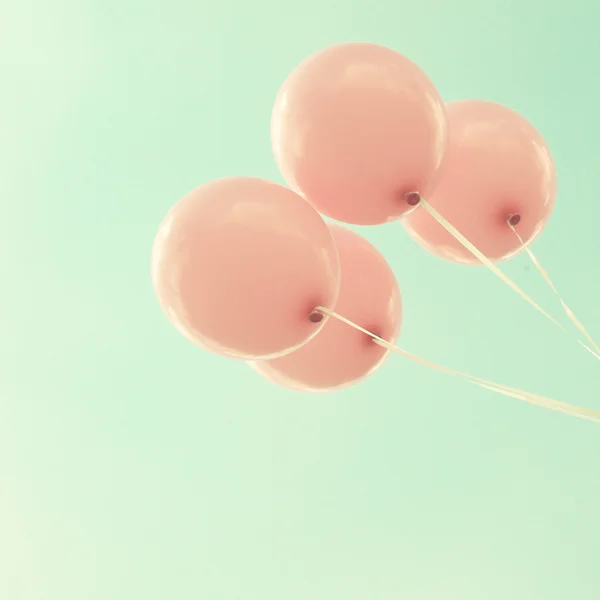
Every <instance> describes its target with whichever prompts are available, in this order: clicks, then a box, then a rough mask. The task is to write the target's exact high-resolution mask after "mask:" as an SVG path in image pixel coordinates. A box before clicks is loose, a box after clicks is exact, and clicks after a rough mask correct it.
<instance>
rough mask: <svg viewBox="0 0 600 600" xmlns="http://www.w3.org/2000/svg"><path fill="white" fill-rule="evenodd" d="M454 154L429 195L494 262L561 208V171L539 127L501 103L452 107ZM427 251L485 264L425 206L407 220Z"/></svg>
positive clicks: (516, 249)
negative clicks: (558, 198)
mask: <svg viewBox="0 0 600 600" xmlns="http://www.w3.org/2000/svg"><path fill="white" fill-rule="evenodd" d="M448 127H449V138H448V151H447V153H446V159H445V164H444V169H443V175H442V178H441V179H440V182H439V184H438V186H437V188H436V189H435V191H434V193H433V195H432V196H431V197H430V198H425V199H426V200H427V201H428V202H429V203H430V204H431V205H432V206H433V207H434V208H435V209H436V210H438V212H439V213H440V214H441V215H442V216H444V217H445V218H446V219H447V220H448V221H449V222H450V223H451V224H452V225H454V227H456V228H457V229H458V230H459V231H460V232H461V233H462V234H463V235H464V236H465V237H466V238H467V239H468V240H469V241H470V242H472V243H473V244H474V245H475V246H476V247H477V248H478V249H479V250H481V252H483V254H485V255H486V256H487V257H488V258H489V259H490V260H492V261H496V262H497V261H502V260H506V259H508V258H511V257H512V256H515V255H516V254H518V253H519V251H520V250H521V249H522V246H521V243H520V242H519V240H518V238H517V236H515V234H514V232H513V231H512V230H511V229H510V227H509V225H508V219H509V218H510V217H511V216H514V215H518V217H519V218H520V220H519V218H515V221H518V224H517V225H516V226H515V229H516V231H518V233H519V235H520V236H521V237H522V238H523V241H524V242H525V243H526V244H529V243H531V242H532V241H533V240H534V239H535V238H536V237H537V236H538V235H539V234H540V233H541V231H542V230H543V229H544V227H545V226H546V224H547V223H548V221H549V219H550V216H551V215H552V211H553V209H554V201H555V197H556V170H555V167H554V162H553V160H552V156H551V154H550V150H549V149H548V146H547V145H546V143H545V142H544V140H543V138H542V136H541V135H540V134H539V132H538V131H537V130H536V129H535V128H534V127H533V125H531V123H529V122H528V121H526V120H525V119H524V118H523V117H522V116H520V115H519V114H518V113H516V112H514V111H512V110H511V109H509V108H506V107H505V106H501V105H500V104H494V103H492V102H485V101H483V100H465V101H462V102H453V103H451V104H448ZM402 223H403V225H404V226H405V228H406V230H407V231H408V233H409V234H410V235H411V236H412V237H413V238H414V239H415V241H417V242H418V243H419V244H420V245H421V246H423V247H424V248H425V249H426V250H429V251H430V252H432V253H433V254H436V255H437V256H440V257H442V258H445V259H447V260H450V261H453V262H458V263H464V264H480V263H479V261H478V259H477V258H475V256H473V254H471V252H470V251H469V250H467V249H466V248H464V246H462V244H461V243H460V242H458V241H457V240H455V238H454V237H452V235H450V234H449V233H448V232H447V231H446V230H445V229H444V228H443V227H442V226H441V225H439V224H438V223H437V221H435V220H434V219H433V217H431V216H430V215H429V213H427V211H426V210H425V209H424V208H422V207H421V208H419V209H418V210H416V211H415V212H413V213H411V214H410V215H408V216H407V217H406V218H405V219H404V220H403V221H402Z"/></svg>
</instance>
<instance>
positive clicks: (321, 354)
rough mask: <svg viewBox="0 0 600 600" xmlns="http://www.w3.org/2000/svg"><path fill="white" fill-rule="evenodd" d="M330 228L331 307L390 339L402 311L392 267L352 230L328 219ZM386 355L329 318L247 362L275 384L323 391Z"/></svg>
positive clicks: (360, 375) (344, 383)
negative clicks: (307, 337) (297, 342)
mask: <svg viewBox="0 0 600 600" xmlns="http://www.w3.org/2000/svg"><path fill="white" fill-rule="evenodd" d="M331 233H332V234H333V239H334V240H335V242H336V244H337V247H338V251H339V255H340V266H341V274H342V277H341V286H340V295H339V297H338V301H337V304H336V307H335V310H336V312H338V313H339V314H341V315H342V316H344V317H346V318H348V319H350V320H351V321H353V322H355V323H357V324H358V325H361V326H362V327H364V328H365V329H367V330H368V331H372V332H373V333H375V334H377V335H379V336H380V337H382V338H383V339H385V340H388V341H390V342H392V343H393V342H394V341H395V340H396V338H397V337H398V333H399V330H400V322H401V317H402V299H401V296H400V290H399V288H398V283H397V282H396V278H395V277H394V273H393V272H392V270H391V269H390V267H389V265H388V264H387V262H386V261H385V259H384V258H383V256H381V254H379V252H378V251H377V250H376V249H375V248H374V247H373V246H372V245H371V244H370V243H369V242H367V241H366V240H365V239H364V238H363V237H361V236H360V235H358V234H357V233H354V232H352V231H350V230H349V229H345V228H343V227H340V226H339V225H331ZM387 355H388V351H387V350H385V349H384V348H382V347H381V346H379V345H378V344H375V343H374V342H373V341H372V339H371V338H370V337H368V336H367V335H365V334H364V333H362V332H360V331H357V330H356V329H353V328H352V327H350V326H349V325H346V324H344V323H341V322H340V321H338V320H336V319H333V318H330V319H329V320H328V322H327V324H326V325H325V327H323V329H322V331H321V332H320V333H319V334H318V335H317V336H316V337H314V338H313V339H312V340H311V341H310V342H308V343H307V344H306V345H304V346H302V348H300V349H299V350H296V351H295V352H292V353H291V354H287V355H286V356H283V357H281V358H276V359H274V360H269V361H264V362H257V363H253V364H252V366H253V367H254V368H255V369H256V371H258V372H259V373H260V374H261V375H263V376H264V377H266V378H267V379H269V380H270V381H272V382H274V383H277V384H279V385H282V386H285V387H290V388H292V389H297V390H302V391H309V392H325V391H333V390H339V389H341V388H345V387H348V386H350V385H353V384H355V383H357V382H359V381H361V380H362V379H364V378H366V377H367V376H368V375H370V374H371V373H373V372H374V371H375V370H376V369H377V368H378V367H380V366H381V364H382V363H383V362H384V360H385V359H386V357H387Z"/></svg>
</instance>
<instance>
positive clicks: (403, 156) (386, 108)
mask: <svg viewBox="0 0 600 600" xmlns="http://www.w3.org/2000/svg"><path fill="white" fill-rule="evenodd" d="M271 139H272V144H273V151H274V154H275V159H276V161H277V164H278V165H279V168H280V170H281V172H282V174H283V176H284V178H285V180H286V181H287V182H288V184H289V185H290V186H291V187H292V188H293V189H295V190H296V191H298V192H299V193H301V194H302V195H303V196H305V197H306V198H307V199H308V200H310V202H312V203H313V204H314V205H315V206H316V207H317V209H318V210H319V211H320V212H322V213H323V214H325V215H327V216H329V217H331V218H333V219H337V220H338V221H343V222H346V223H353V224H357V225H376V224H379V223H385V222H387V221H390V220H393V219H395V218H398V217H400V216H402V215H403V214H405V213H406V212H407V211H409V210H411V209H412V208H411V207H410V206H409V205H408V204H407V203H406V202H405V201H404V196H405V194H406V193H408V192H413V191H417V192H420V193H421V194H422V195H424V196H425V197H427V196H428V195H429V194H430V193H431V192H432V190H433V188H434V187H435V183H436V179H437V174H438V170H439V167H440V164H441V163H442V159H443V156H444V151H445V149H446V111H445V107H444V103H443V102H442V99H441V98H440V95H439V94H438V92H437V90H436V89H435V87H434V86H433V84H432V83H431V81H430V80H429V78H428V77H427V75H425V73H423V71H421V69H419V67H417V66H416V65H415V64H414V63H413V62H411V61H410V60H409V59H408V58H406V57H404V56H402V55H401V54H398V52H395V51H394V50H391V49H389V48H384V47H382V46H377V45H375V44H358V43H355V44H340V45H337V46H332V47H330V48H327V49H325V50H323V51H321V52H318V53H317V54H314V55H313V56H311V57H310V58H308V59H307V60H305V61H304V62H303V63H301V64H300V65H299V66H298V67H297V68H296V69H295V70H294V71H293V72H292V73H291V75H290V76H289V77H288V78H287V80H286V81H285V82H284V84H283V87H282V88H281V90H280V92H279V95H278V96H277V100H276V101H275V107H274V109H273V115H272V119H271Z"/></svg>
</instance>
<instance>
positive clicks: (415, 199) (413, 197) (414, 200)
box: [404, 192, 421, 206]
mask: <svg viewBox="0 0 600 600" xmlns="http://www.w3.org/2000/svg"><path fill="white" fill-rule="evenodd" d="M404 197H405V198H406V203H407V204H408V205H409V206H417V204H419V202H421V196H420V195H419V192H408V194H406V195H405V196H404Z"/></svg>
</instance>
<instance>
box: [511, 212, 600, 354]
mask: <svg viewBox="0 0 600 600" xmlns="http://www.w3.org/2000/svg"><path fill="white" fill-rule="evenodd" d="M508 226H509V227H510V228H511V229H512V231H513V233H514V234H515V235H516V236H517V239H518V240H519V242H521V245H522V247H523V249H524V250H525V252H527V254H528V255H529V258H530V259H531V262H532V263H533V265H534V266H535V268H536V269H537V270H538V271H539V273H540V275H541V276H542V277H543V278H544V280H545V281H546V283H547V284H548V286H549V287H550V289H551V290H552V291H553V292H554V294H555V295H556V297H557V298H558V301H559V302H560V304H561V306H562V307H563V309H564V311H565V313H566V315H567V317H569V319H571V322H572V323H573V325H575V327H577V329H579V331H580V332H581V333H582V334H583V335H584V336H585V337H586V339H587V340H588V342H589V343H590V344H591V345H592V346H593V347H594V349H595V350H596V352H597V353H598V354H600V346H598V344H597V343H596V342H595V341H594V339H593V338H592V336H591V335H590V334H589V332H588V331H587V329H586V328H585V327H584V326H583V324H582V323H581V321H580V320H579V319H578V318H577V317H576V316H575V313H574V312H573V311H572V310H571V309H570V308H569V306H567V303H566V302H565V301H564V300H563V298H562V296H561V295H560V293H559V292H558V289H557V288H556V286H555V285H554V282H553V281H552V279H550V275H548V272H547V271H546V269H544V267H542V263H541V262H540V261H539V259H538V258H537V256H536V255H535V254H534V253H533V251H532V250H531V249H530V248H529V247H528V246H526V245H525V242H524V241H523V238H522V237H521V236H520V235H519V232H518V231H517V230H516V229H515V227H514V225H513V224H512V223H511V222H510V221H509V222H508ZM584 347H585V346H584ZM586 348H587V347H586Z"/></svg>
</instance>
